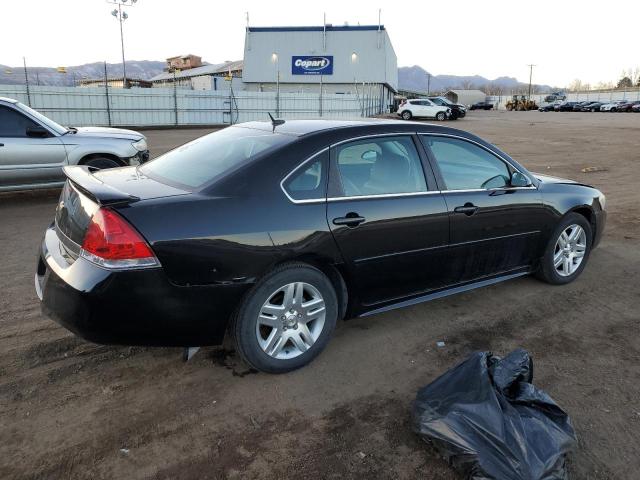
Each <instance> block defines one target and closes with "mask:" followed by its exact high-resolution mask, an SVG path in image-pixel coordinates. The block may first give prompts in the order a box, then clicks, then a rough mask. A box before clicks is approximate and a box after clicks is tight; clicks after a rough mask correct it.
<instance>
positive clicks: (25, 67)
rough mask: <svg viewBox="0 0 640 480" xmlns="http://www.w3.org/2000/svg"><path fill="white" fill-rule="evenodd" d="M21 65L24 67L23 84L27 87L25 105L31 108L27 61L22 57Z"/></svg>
mask: <svg viewBox="0 0 640 480" xmlns="http://www.w3.org/2000/svg"><path fill="white" fill-rule="evenodd" d="M22 64H23V65H24V84H25V85H26V87H27V104H28V105H29V106H31V92H29V76H28V75H27V60H26V59H25V58H24V57H22Z"/></svg>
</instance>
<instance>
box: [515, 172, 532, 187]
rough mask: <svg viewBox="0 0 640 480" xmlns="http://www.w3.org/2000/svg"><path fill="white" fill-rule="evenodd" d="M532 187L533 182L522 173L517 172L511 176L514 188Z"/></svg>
mask: <svg viewBox="0 0 640 480" xmlns="http://www.w3.org/2000/svg"><path fill="white" fill-rule="evenodd" d="M530 185H531V182H530V181H529V179H528V178H527V177H526V176H524V175H523V174H522V173H520V172H518V171H515V172H513V173H512V174H511V186H512V187H528V186H530Z"/></svg>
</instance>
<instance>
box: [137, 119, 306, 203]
mask: <svg viewBox="0 0 640 480" xmlns="http://www.w3.org/2000/svg"><path fill="white" fill-rule="evenodd" d="M294 140H295V137H293V136H289V135H281V134H279V133H271V132H269V131H262V130H256V129H252V128H244V127H238V126H235V127H228V128H225V129H223V130H219V131H217V132H214V133H211V134H209V135H205V136H204V137H201V138H198V139H196V140H194V141H192V142H189V143H187V144H185V145H182V146H181V147H178V148H176V149H175V150H171V151H170V152H167V153H165V154H164V155H161V156H160V157H158V158H156V159H155V160H153V161H151V162H149V163H146V164H144V165H143V166H141V167H140V170H141V171H142V173H144V174H145V175H149V176H150V177H152V178H157V179H158V180H160V181H162V180H165V181H166V182H167V183H169V184H177V185H178V186H181V187H187V188H188V189H193V190H197V189H199V188H201V187H204V186H205V185H207V184H209V183H211V182H213V181H215V180H216V179H218V178H220V177H222V176H224V175H225V174H227V173H229V172H231V171H233V170H235V169H236V168H238V167H240V166H242V164H244V163H246V162H248V161H249V160H251V159H252V158H254V157H255V156H257V155H258V154H260V153H266V152H268V151H270V150H275V149H277V148H278V147H281V146H283V145H286V144H287V143H290V142H292V141H294Z"/></svg>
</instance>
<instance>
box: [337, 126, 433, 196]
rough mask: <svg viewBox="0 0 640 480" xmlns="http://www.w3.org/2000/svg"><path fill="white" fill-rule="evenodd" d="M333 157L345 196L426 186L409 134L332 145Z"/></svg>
mask: <svg viewBox="0 0 640 480" xmlns="http://www.w3.org/2000/svg"><path fill="white" fill-rule="evenodd" d="M336 160H337V166H338V173H339V177H340V183H341V186H342V192H343V194H344V195H345V196H347V197H355V196H362V195H384V194H400V193H414V192H424V191H426V190H427V185H426V181H425V177H424V171H423V170H422V164H421V162H420V157H419V156H418V152H417V150H416V147H415V145H414V144H413V140H412V139H411V137H409V136H397V137H378V138H371V139H367V140H359V141H355V142H351V143H346V144H343V145H340V146H338V147H337V148H336Z"/></svg>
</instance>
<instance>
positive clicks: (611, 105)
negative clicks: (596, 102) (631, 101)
mask: <svg viewBox="0 0 640 480" xmlns="http://www.w3.org/2000/svg"><path fill="white" fill-rule="evenodd" d="M623 103H625V100H615V101H613V102H608V103H604V104H602V105H600V111H601V112H617V111H618V107H619V106H620V105H621V104H623Z"/></svg>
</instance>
